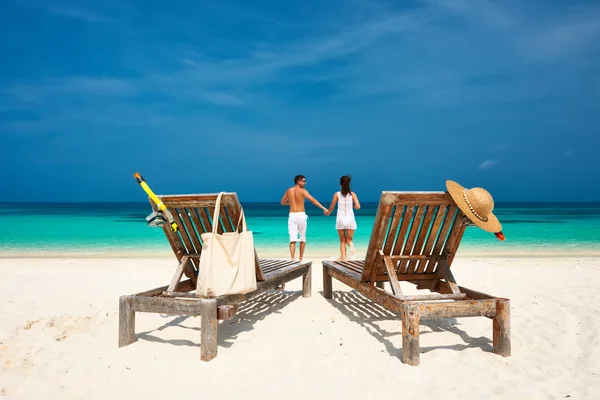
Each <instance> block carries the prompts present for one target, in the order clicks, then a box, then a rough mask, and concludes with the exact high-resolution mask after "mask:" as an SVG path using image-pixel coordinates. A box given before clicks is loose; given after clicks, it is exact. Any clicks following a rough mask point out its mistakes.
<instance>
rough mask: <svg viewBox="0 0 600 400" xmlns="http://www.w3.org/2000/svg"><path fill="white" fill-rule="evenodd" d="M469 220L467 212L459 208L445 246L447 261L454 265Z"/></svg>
mask: <svg viewBox="0 0 600 400" xmlns="http://www.w3.org/2000/svg"><path fill="white" fill-rule="evenodd" d="M468 220H469V219H468V218H467V217H466V216H465V214H463V212H462V211H461V210H460V209H458V212H457V215H456V219H455V221H454V226H453V229H452V233H451V234H450V237H448V242H447V243H446V246H445V247H446V248H445V253H446V262H447V263H448V265H452V261H454V257H455V256H456V252H457V251H458V246H460V242H461V240H462V237H463V235H464V233H465V230H466V229H467V223H468V222H467V221H468Z"/></svg>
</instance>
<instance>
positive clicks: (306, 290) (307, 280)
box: [302, 267, 312, 298]
mask: <svg viewBox="0 0 600 400" xmlns="http://www.w3.org/2000/svg"><path fill="white" fill-rule="evenodd" d="M311 292H312V268H311V267H308V270H307V271H306V273H305V274H304V275H302V297H305V298H308V297H310V296H311Z"/></svg>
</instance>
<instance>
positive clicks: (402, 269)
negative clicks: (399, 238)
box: [398, 204, 425, 275]
mask: <svg viewBox="0 0 600 400" xmlns="http://www.w3.org/2000/svg"><path fill="white" fill-rule="evenodd" d="M417 207H418V209H417V213H416V215H415V218H414V220H413V222H412V225H411V226H410V231H409V233H408V238H407V239H406V243H405V244H404V249H403V250H402V254H403V255H409V254H411V253H412V249H413V244H414V243H415V238H416V236H417V233H418V232H419V229H420V228H421V222H422V221H423V213H424V212H425V205H424V204H421V205H419V206H417ZM407 263H408V260H400V263H399V265H398V275H403V274H405V273H406V265H407Z"/></svg>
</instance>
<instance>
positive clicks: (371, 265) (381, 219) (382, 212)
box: [361, 193, 392, 281]
mask: <svg viewBox="0 0 600 400" xmlns="http://www.w3.org/2000/svg"><path fill="white" fill-rule="evenodd" d="M384 198H385V194H384V193H382V194H381V199H380V201H379V206H378V207H377V213H376V214H375V221H374V223H373V229H372V231H371V239H370V241H369V247H368V248H367V255H366V258H365V268H364V269H363V273H362V278H361V280H362V281H370V280H371V279H372V278H373V277H374V276H375V275H376V274H377V270H376V268H375V262H376V259H377V255H378V251H379V250H380V249H382V248H383V241H384V239H385V233H386V230H387V226H388V223H389V218H390V214H391V212H392V204H391V203H386V202H385V200H384Z"/></svg>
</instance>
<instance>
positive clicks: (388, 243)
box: [383, 206, 404, 254]
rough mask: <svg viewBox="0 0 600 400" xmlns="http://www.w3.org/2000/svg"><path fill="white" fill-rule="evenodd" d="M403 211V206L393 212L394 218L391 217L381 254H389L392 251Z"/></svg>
mask: <svg viewBox="0 0 600 400" xmlns="http://www.w3.org/2000/svg"><path fill="white" fill-rule="evenodd" d="M403 210H404V207H403V206H398V207H396V209H395V210H394V216H393V217H392V224H391V225H390V229H389V232H388V234H387V237H386V239H385V242H384V247H383V253H384V254H390V251H392V246H393V245H394V240H395V239H396V233H397V231H398V223H399V221H400V217H401V216H402V212H403Z"/></svg>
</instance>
